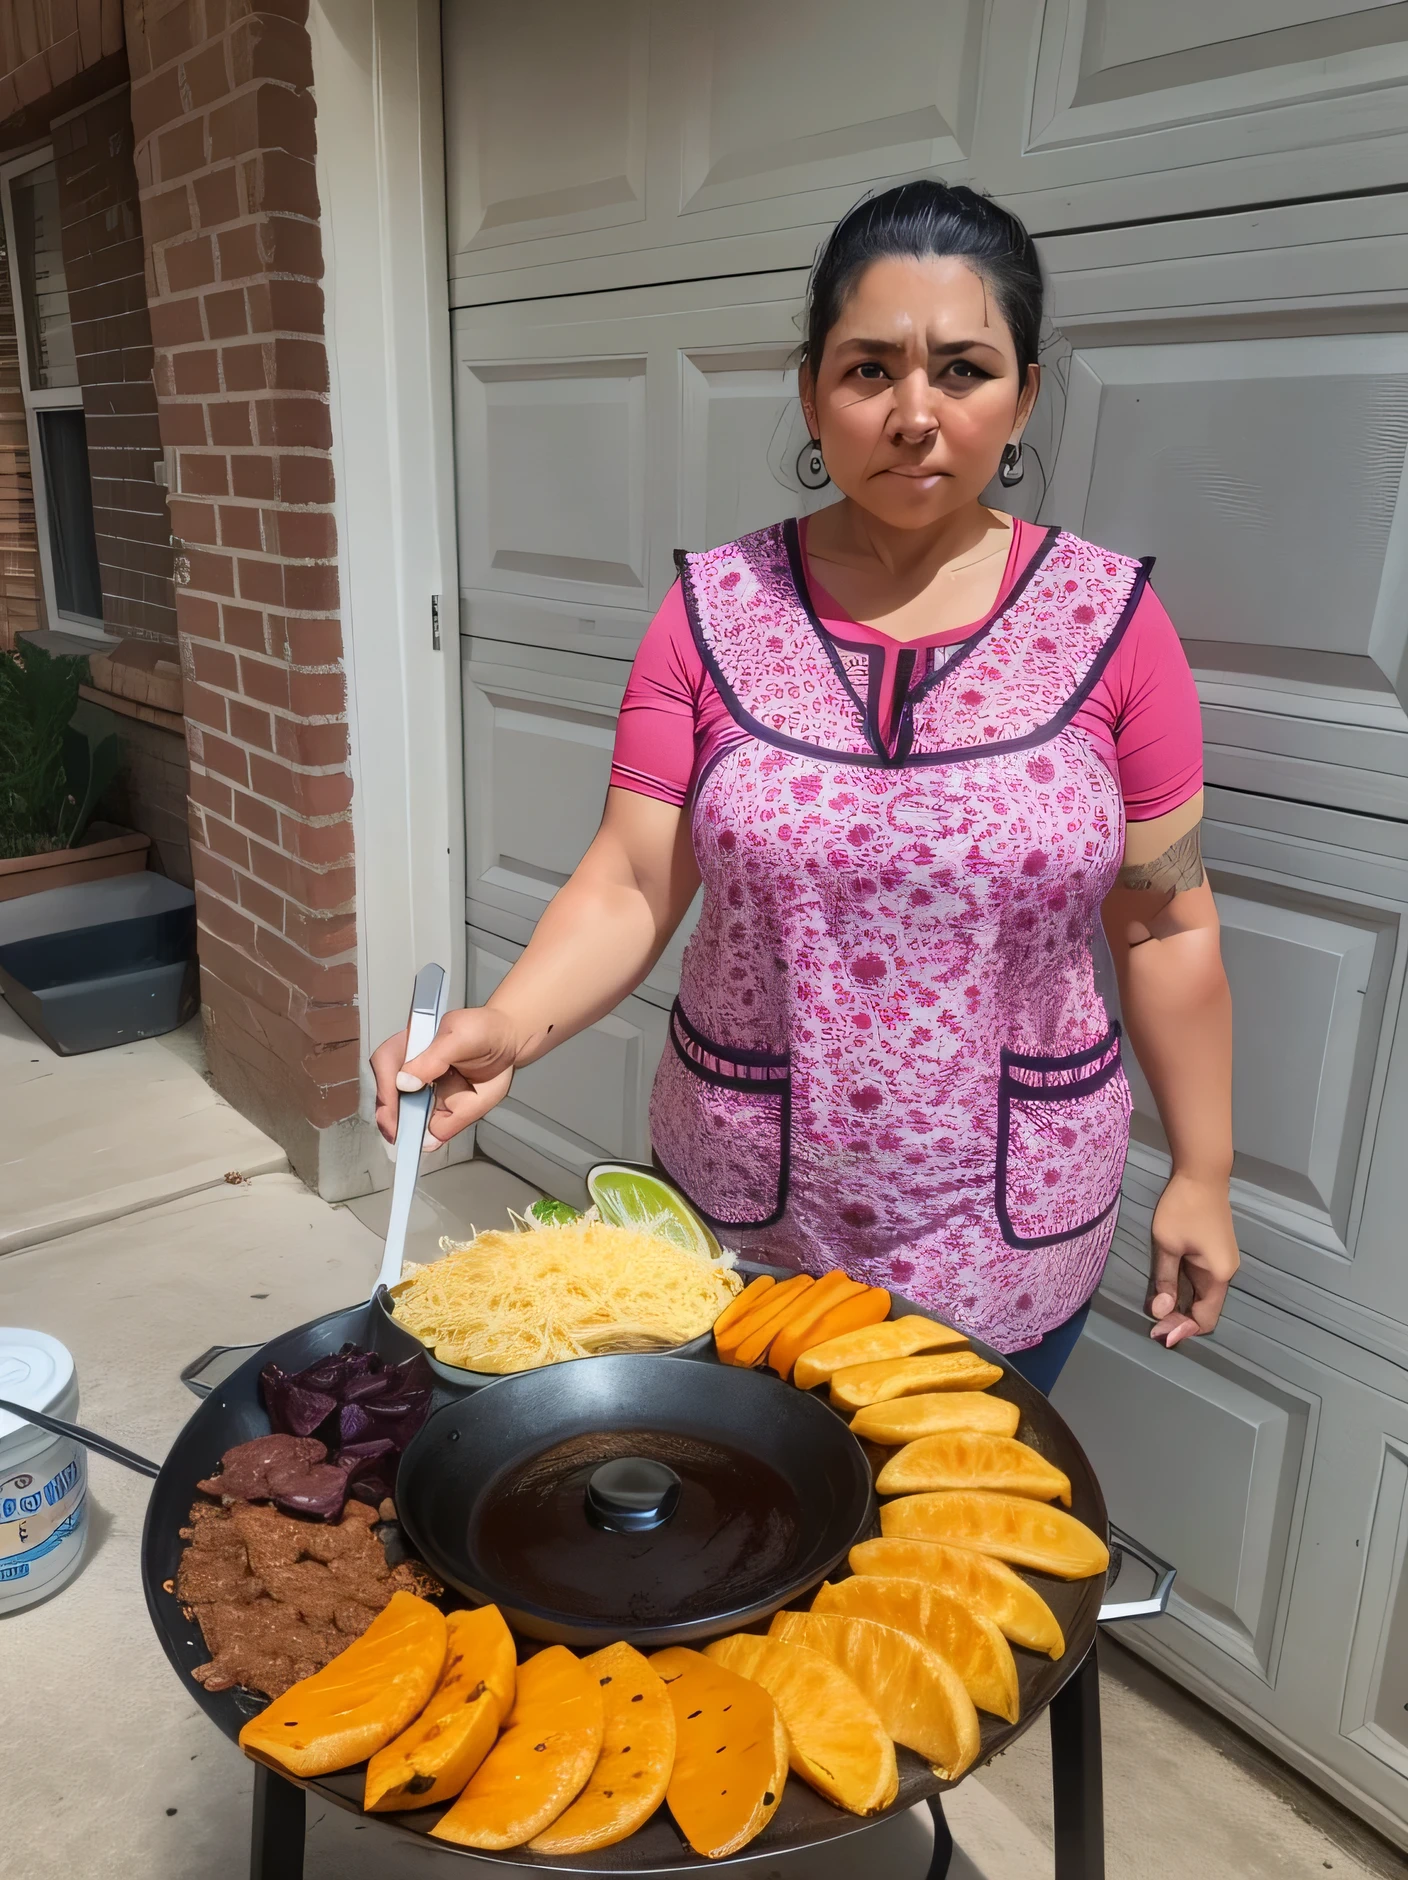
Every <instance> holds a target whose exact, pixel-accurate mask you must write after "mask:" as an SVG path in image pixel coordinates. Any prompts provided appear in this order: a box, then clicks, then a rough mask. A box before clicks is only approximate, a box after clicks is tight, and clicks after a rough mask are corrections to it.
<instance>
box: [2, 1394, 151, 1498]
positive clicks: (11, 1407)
mask: <svg viewBox="0 0 1408 1880" xmlns="http://www.w3.org/2000/svg"><path fill="white" fill-rule="evenodd" d="M0 1410H7V1411H8V1412H9V1414H10V1415H11V1416H12V1417H18V1418H19V1420H20V1422H21V1423H32V1424H33V1425H34V1427H35V1429H37V1430H48V1432H49V1434H50V1435H51V1436H66V1437H67V1438H68V1440H69V1441H70V1442H71V1443H80V1444H81V1445H82V1446H83V1448H84V1449H91V1450H92V1452H93V1454H94V1455H95V1456H106V1457H107V1459H108V1461H109V1462H120V1463H121V1464H122V1466H123V1468H124V1469H131V1470H132V1471H133V1473H134V1474H136V1475H146V1476H150V1477H151V1479H152V1480H153V1481H155V1480H156V1478H157V1476H159V1475H160V1474H161V1464H160V1463H159V1462H151V1461H149V1460H148V1459H147V1457H146V1456H139V1455H138V1454H137V1452H136V1450H135V1449H124V1448H123V1447H122V1444H121V1443H115V1442H114V1441H113V1440H112V1438H111V1437H110V1436H99V1434H98V1433H97V1431H96V1430H85V1429H83V1428H81V1427H80V1426H79V1425H78V1424H77V1423H65V1422H64V1420H63V1418H62V1417H51V1416H46V1415H45V1414H44V1412H43V1411H42V1410H26V1409H25V1407H24V1405H23V1404H18V1403H10V1402H9V1401H8V1400H7V1399H6V1398H4V1397H0Z"/></svg>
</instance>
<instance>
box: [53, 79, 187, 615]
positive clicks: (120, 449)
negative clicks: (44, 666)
mask: <svg viewBox="0 0 1408 1880" xmlns="http://www.w3.org/2000/svg"><path fill="white" fill-rule="evenodd" d="M53 139H54V168H55V172H56V175H57V177H58V187H59V216H60V238H61V241H62V244H63V255H64V273H65V275H66V277H67V280H68V304H69V313H70V316H71V318H72V320H73V341H74V351H75V353H76V355H77V360H78V379H79V384H80V385H81V386H82V388H83V413H84V421H85V426H86V429H87V433H88V469H89V473H90V475H91V477H92V482H93V525H94V529H95V532H96V534H97V538H98V566H99V570H100V573H101V577H102V585H103V624H104V625H105V626H106V628H107V630H108V632H109V633H115V634H118V635H120V636H128V635H131V636H134V637H136V638H140V639H161V640H171V641H174V640H175V638H176V602H175V595H174V591H173V587H172V550H171V523H170V519H169V518H168V516H167V510H166V492H165V490H164V488H163V487H162V485H161V483H160V482H158V480H157V474H158V473H159V472H160V470H161V464H162V447H161V433H160V427H159V424H158V419H157V403H156V390H155V387H154V385H153V383H152V331H151V323H150V320H149V319H148V316H147V283H146V266H145V255H144V252H143V246H142V227H141V215H140V209H139V206H138V199H137V173H136V171H135V169H134V168H133V165H132V119H131V101H130V98H129V95H128V92H127V90H126V88H125V87H124V88H122V89H119V90H117V91H114V92H112V93H110V94H109V95H108V96H107V97H105V98H102V99H100V100H99V101H98V102H97V103H95V104H91V105H88V106H87V107H85V108H84V109H83V110H81V111H79V112H78V113H76V114H75V115H74V116H71V117H68V118H66V119H65V120H64V121H63V122H62V123H61V124H56V125H55V126H54V128H53Z"/></svg>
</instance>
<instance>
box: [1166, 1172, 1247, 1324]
mask: <svg viewBox="0 0 1408 1880" xmlns="http://www.w3.org/2000/svg"><path fill="white" fill-rule="evenodd" d="M1151 1238H1152V1241H1153V1258H1152V1262H1151V1266H1150V1273H1149V1296H1148V1310H1149V1312H1150V1314H1151V1315H1152V1317H1153V1319H1154V1321H1155V1323H1154V1327H1153V1330H1152V1331H1151V1332H1150V1334H1149V1336H1150V1337H1151V1338H1160V1339H1162V1340H1163V1342H1164V1344H1165V1345H1166V1346H1167V1348H1168V1349H1169V1350H1170V1351H1171V1350H1172V1349H1173V1347H1174V1346H1175V1345H1177V1344H1181V1343H1182V1342H1183V1340H1184V1339H1185V1338H1197V1337H1200V1336H1206V1335H1207V1333H1209V1332H1210V1331H1212V1329H1213V1327H1214V1326H1215V1325H1216V1324H1217V1320H1218V1315H1219V1314H1220V1313H1221V1311H1222V1302H1223V1300H1224V1299H1225V1298H1226V1297H1227V1288H1228V1286H1229V1285H1230V1284H1231V1282H1232V1276H1233V1275H1234V1274H1235V1273H1236V1271H1237V1267H1238V1265H1239V1264H1240V1259H1241V1256H1240V1255H1239V1254H1238V1252H1237V1235H1236V1231H1235V1229H1234V1228H1233V1225H1232V1203H1231V1201H1230V1199H1229V1197H1228V1193H1227V1183H1226V1181H1225V1180H1223V1181H1218V1180H1209V1181H1202V1180H1199V1179H1197V1178H1196V1177H1194V1176H1191V1175H1181V1174H1179V1173H1178V1172H1177V1171H1176V1170H1175V1172H1174V1173H1173V1175H1171V1176H1170V1177H1169V1183H1168V1186H1167V1187H1166V1188H1165V1189H1164V1191H1163V1194H1162V1195H1161V1196H1160V1197H1159V1204H1158V1206H1157V1207H1156V1208H1155V1209H1154V1224H1153V1232H1152V1236H1151Z"/></svg>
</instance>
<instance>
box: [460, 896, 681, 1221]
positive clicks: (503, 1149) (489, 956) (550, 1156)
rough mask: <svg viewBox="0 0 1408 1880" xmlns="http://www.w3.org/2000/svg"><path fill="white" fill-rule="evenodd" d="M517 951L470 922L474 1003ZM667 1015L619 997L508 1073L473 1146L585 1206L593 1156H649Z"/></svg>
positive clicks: (488, 990)
mask: <svg viewBox="0 0 1408 1880" xmlns="http://www.w3.org/2000/svg"><path fill="white" fill-rule="evenodd" d="M521 951H522V949H521V948H520V947H517V946H514V945H512V944H510V943H508V942H506V941H503V940H500V939H499V938H497V937H496V936H495V935H492V934H489V933H485V932H484V931H483V930H480V929H475V928H470V929H469V960H470V985H471V988H472V992H471V997H472V998H473V999H474V1001H475V1003H477V1004H481V1005H482V1004H483V1002H484V1001H485V1000H486V999H487V998H488V997H489V996H490V994H491V993H492V992H493V991H494V989H495V987H496V986H498V984H499V983H500V981H501V980H502V979H503V977H504V975H505V974H506V973H507V972H508V970H509V967H510V966H511V965H512V964H513V962H514V960H515V959H517V957H518V955H519V953H520V952H521ZM666 1023H667V1020H666V1015H665V1013H664V1012H663V1011H662V1010H661V1009H660V1008H659V1007H658V1006H656V1005H652V1004H649V1003H648V1002H647V1001H645V1000H644V999H639V998H629V999H623V1000H622V1002H621V1004H620V1005H619V1006H618V1007H617V1009H616V1010H615V1011H614V1012H611V1013H608V1014H607V1016H606V1017H605V1018H602V1019H599V1020H598V1021H597V1023H596V1024H595V1025H592V1026H589V1027H588V1028H587V1030H586V1031H583V1032H580V1033H579V1034H578V1035H577V1036H576V1037H575V1038H570V1039H568V1041H567V1043H566V1044H563V1045H559V1046H558V1047H557V1049H556V1050H555V1051H554V1052H553V1053H552V1054H551V1056H550V1057H547V1058H544V1059H542V1060H541V1061H540V1062H539V1063H537V1064H530V1065H528V1066H526V1067H525V1068H524V1069H523V1070H520V1071H517V1072H515V1073H514V1079H513V1086H512V1089H511V1090H510V1092H509V1095H508V1096H507V1097H506V1098H505V1099H504V1101H503V1102H502V1103H501V1104H500V1105H499V1106H498V1107H497V1108H496V1109H495V1110H494V1111H492V1112H491V1114H490V1116H489V1117H488V1118H487V1119H486V1120H485V1121H484V1122H483V1123H481V1124H480V1125H479V1126H478V1132H477V1138H476V1140H477V1143H478V1146H479V1148H480V1149H481V1150H482V1152H483V1153H484V1154H486V1155H489V1156H491V1157H492V1158H493V1159H494V1160H495V1161H496V1162H501V1163H502V1164H503V1165H504V1167H505V1168H510V1169H512V1170H513V1171H514V1172H515V1173H516V1174H519V1175H522V1176H523V1177H524V1179H525V1180H527V1181H533V1182H537V1183H539V1184H540V1185H541V1186H543V1187H545V1188H546V1189H547V1190H548V1192H549V1193H551V1194H555V1195H559V1196H561V1198H562V1199H563V1200H565V1201H573V1202H575V1203H577V1204H578V1205H580V1206H585V1205H586V1203H587V1199H588V1197H587V1192H586V1185H585V1180H584V1178H585V1176H586V1172H587V1170H588V1169H589V1168H590V1167H591V1166H592V1164H593V1163H594V1162H601V1161H632V1162H642V1161H644V1162H648V1161H649V1160H650V1128H649V1117H648V1110H649V1104H650V1087H651V1083H652V1081H653V1079H654V1076H655V1067H656V1065H657V1064H658V1063H659V1061H660V1054H661V1052H662V1050H663V1049H664V1046H665V1026H666Z"/></svg>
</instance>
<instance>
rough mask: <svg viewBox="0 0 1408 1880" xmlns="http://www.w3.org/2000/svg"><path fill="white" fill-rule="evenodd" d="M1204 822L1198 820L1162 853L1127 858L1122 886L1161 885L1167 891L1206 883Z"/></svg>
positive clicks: (1152, 886) (1121, 876)
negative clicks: (1142, 858)
mask: <svg viewBox="0 0 1408 1880" xmlns="http://www.w3.org/2000/svg"><path fill="white" fill-rule="evenodd" d="M1201 827H1202V824H1201V823H1195V824H1194V825H1193V827H1192V828H1191V829H1190V830H1189V831H1188V833H1187V835H1186V836H1180V837H1179V838H1178V840H1177V841H1176V842H1171V843H1170V844H1169V846H1168V847H1167V848H1166V849H1165V850H1164V852H1163V854H1162V855H1156V856H1155V857H1154V859H1153V861H1151V862H1126V863H1125V865H1124V867H1123V868H1122V869H1121V870H1120V872H1119V882H1118V885H1119V886H1120V887H1121V888H1136V889H1140V888H1159V889H1161V890H1162V891H1163V893H1165V894H1183V893H1185V892H1186V890H1187V889H1189V888H1201V887H1202V885H1203V850H1202V843H1201V841H1200V839H1199V834H1198V832H1199V830H1200V829H1201Z"/></svg>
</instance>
